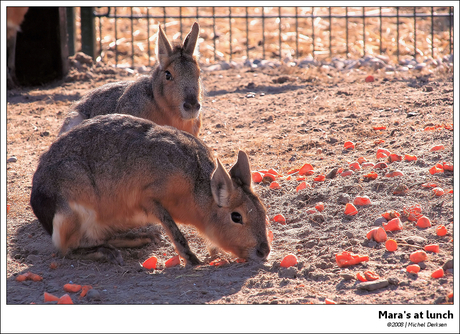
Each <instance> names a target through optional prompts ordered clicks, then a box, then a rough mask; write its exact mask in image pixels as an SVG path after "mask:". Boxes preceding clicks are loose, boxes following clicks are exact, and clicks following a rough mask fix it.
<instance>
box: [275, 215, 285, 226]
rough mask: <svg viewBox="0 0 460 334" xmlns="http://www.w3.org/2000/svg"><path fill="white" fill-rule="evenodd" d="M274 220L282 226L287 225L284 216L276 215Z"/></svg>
mask: <svg viewBox="0 0 460 334" xmlns="http://www.w3.org/2000/svg"><path fill="white" fill-rule="evenodd" d="M273 220H274V221H275V222H277V223H280V224H281V225H286V218H285V217H284V216H283V215H282V214H279V215H276V216H275V217H273Z"/></svg>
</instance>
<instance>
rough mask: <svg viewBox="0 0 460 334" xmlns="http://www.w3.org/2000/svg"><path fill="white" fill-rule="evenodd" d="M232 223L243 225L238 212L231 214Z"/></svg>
mask: <svg viewBox="0 0 460 334" xmlns="http://www.w3.org/2000/svg"><path fill="white" fill-rule="evenodd" d="M232 221H233V222H234V223H238V224H243V217H241V215H240V214H239V213H238V212H232Z"/></svg>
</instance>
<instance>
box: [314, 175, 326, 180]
mask: <svg viewBox="0 0 460 334" xmlns="http://www.w3.org/2000/svg"><path fill="white" fill-rule="evenodd" d="M325 179H326V176H325V175H323V174H321V175H318V176H317V177H315V178H314V179H313V181H317V182H322V181H324V180H325Z"/></svg>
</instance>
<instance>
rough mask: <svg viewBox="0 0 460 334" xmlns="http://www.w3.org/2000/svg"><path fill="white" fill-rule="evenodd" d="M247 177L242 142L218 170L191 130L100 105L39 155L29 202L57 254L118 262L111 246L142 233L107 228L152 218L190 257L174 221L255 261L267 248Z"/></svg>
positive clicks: (190, 259) (260, 210)
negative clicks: (106, 111)
mask: <svg viewBox="0 0 460 334" xmlns="http://www.w3.org/2000/svg"><path fill="white" fill-rule="evenodd" d="M251 182H252V179H251V172H250V165H249V160H248V156H247V155H246V153H244V152H243V151H240V152H239V154H238V160H237V162H236V163H235V165H234V166H233V167H232V168H231V169H230V172H229V173H227V171H226V170H225V169H224V168H223V166H222V164H221V163H220V161H219V160H218V159H216V160H215V159H214V158H213V157H212V154H211V151H210V150H209V149H208V148H207V147H206V146H205V145H204V144H203V142H202V141H201V140H200V139H197V138H196V137H194V136H192V135H190V134H188V133H186V132H183V131H179V130H177V129H175V128H173V127H169V126H158V125H156V124H155V123H153V122H151V121H148V120H145V119H141V118H138V117H133V116H129V115H120V114H110V115H104V116H97V117H94V118H92V119H89V120H87V121H85V122H83V123H81V124H80V125H78V126H76V127H74V128H73V129H72V130H71V131H69V132H67V133H65V134H63V135H62V136H61V137H59V138H58V139H57V140H56V141H55V142H54V143H53V144H52V145H51V147H50V148H49V150H48V151H47V152H45V153H44V154H43V155H42V156H41V157H40V161H39V164H38V167H37V170H36V172H35V174H34V177H33V185H32V193H31V198H30V204H31V206H32V209H33V211H34V213H35V215H36V216H37V218H38V220H39V221H40V223H41V224H42V225H43V227H44V228H45V230H46V231H47V232H48V233H49V234H50V235H51V236H52V241H53V244H54V245H55V246H56V248H57V249H58V250H59V251H60V253H61V254H62V255H66V254H70V255H72V254H74V255H75V254H77V253H78V256H84V257H85V258H93V259H95V258H96V259H97V258H105V259H108V260H110V261H112V262H115V263H119V264H122V263H123V260H122V258H121V255H120V252H119V251H118V250H117V249H116V248H115V247H134V246H136V247H137V246H142V245H144V244H146V243H149V242H151V239H150V238H148V237H146V236H139V237H138V238H136V239H132V238H131V239H122V238H119V237H115V233H117V232H123V231H129V230H130V229H132V228H135V227H139V226H145V225H147V224H152V223H160V224H161V225H162V226H163V227H164V229H165V230H166V232H167V234H168V236H169V238H170V239H171V241H172V243H173V244H174V247H175V249H176V251H177V253H178V254H179V255H180V256H181V257H182V258H184V259H185V261H186V262H187V263H188V264H192V265H197V264H199V263H200V261H199V260H198V258H197V257H196V256H195V254H194V253H193V252H192V251H191V250H190V248H189V246H188V243H187V240H186V239H185V237H184V236H183V235H182V233H181V231H180V230H179V228H178V227H177V223H179V224H187V225H192V226H194V227H195V228H196V229H197V230H198V231H199V232H200V233H201V234H203V235H204V236H205V237H206V238H207V239H209V241H211V242H212V243H213V245H215V246H217V247H219V248H220V249H222V250H224V251H226V252H230V253H233V254H234V255H235V256H237V257H240V258H244V259H252V260H259V261H260V260H265V259H266V258H267V256H268V254H269V253H270V247H269V244H268V239H267V227H266V223H265V218H266V210H265V207H264V206H263V204H262V203H261V201H260V200H259V198H258V197H257V195H256V194H255V193H254V191H253V189H252V183H251Z"/></svg>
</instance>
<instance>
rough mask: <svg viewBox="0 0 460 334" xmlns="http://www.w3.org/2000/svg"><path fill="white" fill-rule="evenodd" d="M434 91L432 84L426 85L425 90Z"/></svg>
mask: <svg viewBox="0 0 460 334" xmlns="http://www.w3.org/2000/svg"><path fill="white" fill-rule="evenodd" d="M432 91H433V87H431V86H426V87H425V92H432Z"/></svg>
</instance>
